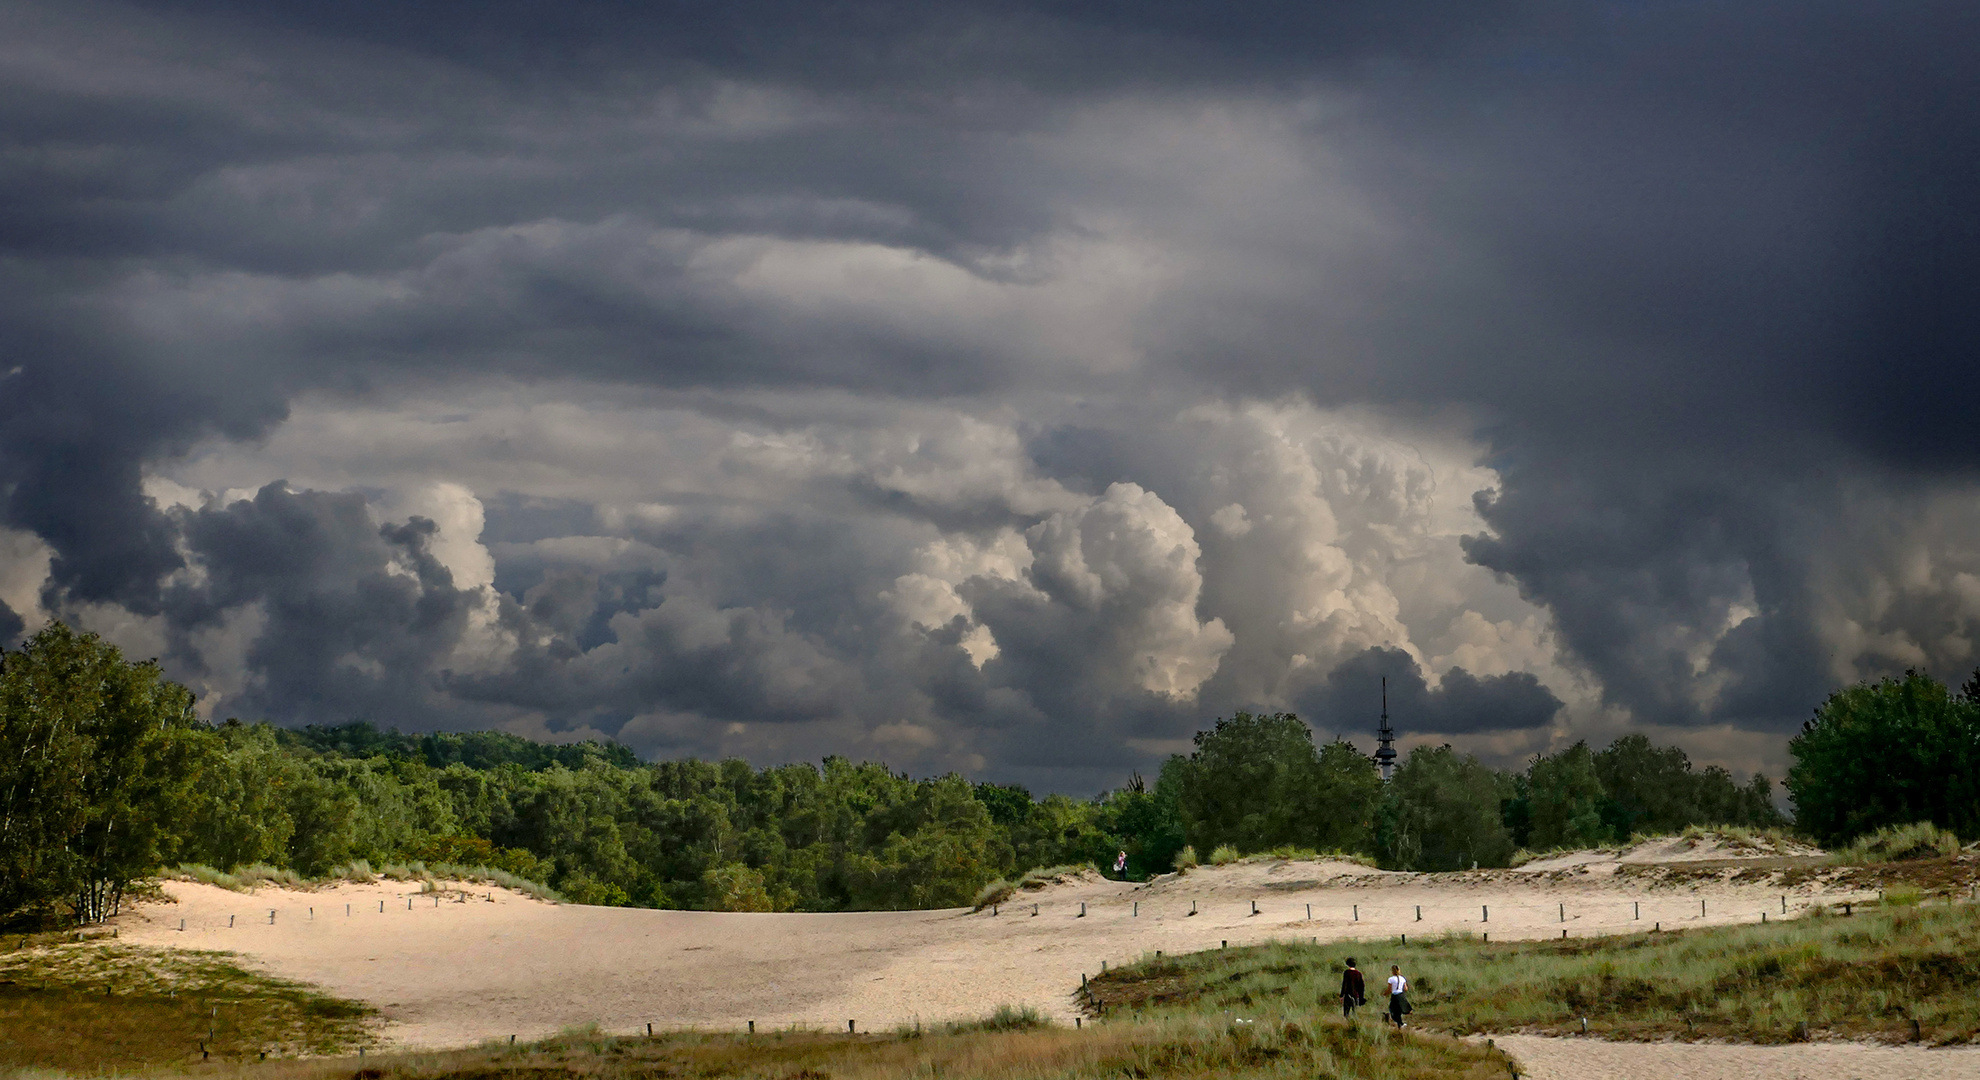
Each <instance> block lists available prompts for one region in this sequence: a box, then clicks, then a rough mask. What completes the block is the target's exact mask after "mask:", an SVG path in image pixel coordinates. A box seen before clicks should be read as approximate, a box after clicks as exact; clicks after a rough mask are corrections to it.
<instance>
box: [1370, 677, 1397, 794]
mask: <svg viewBox="0 0 1980 1080" xmlns="http://www.w3.org/2000/svg"><path fill="white" fill-rule="evenodd" d="M1375 741H1376V742H1378V743H1380V744H1381V746H1380V747H1379V748H1377V749H1376V751H1375V767H1376V768H1379V769H1381V770H1382V782H1383V783H1385V784H1386V783H1388V782H1389V775H1390V774H1391V773H1393V772H1395V771H1396V733H1395V732H1394V731H1391V730H1390V729H1389V678H1388V676H1386V675H1384V676H1383V677H1382V727H1381V729H1380V730H1379V731H1377V732H1376V733H1375Z"/></svg>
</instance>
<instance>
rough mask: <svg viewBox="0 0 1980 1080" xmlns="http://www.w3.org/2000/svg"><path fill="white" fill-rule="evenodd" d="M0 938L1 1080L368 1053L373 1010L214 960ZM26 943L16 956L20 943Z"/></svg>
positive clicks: (99, 942)
mask: <svg viewBox="0 0 1980 1080" xmlns="http://www.w3.org/2000/svg"><path fill="white" fill-rule="evenodd" d="M50 937H51V936H49V935H43V936H41V937H39V938H20V937H16V936H14V935H8V936H7V937H6V938H5V939H0V948H10V949H11V951H8V952H0V1073H3V1072H5V1071H12V1070H21V1069H34V1070H59V1071H62V1072H71V1073H85V1074H94V1073H103V1072H111V1071H127V1070H132V1069H141V1068H146V1067H153V1066H163V1065H178V1064H182V1063H190V1062H196V1061H200V1060H202V1054H206V1055H210V1056H211V1058H212V1059H218V1060H228V1059H235V1060H242V1059H255V1060H258V1059H259V1057H260V1055H261V1054H262V1053H264V1052H265V1053H267V1054H268V1055H269V1056H270V1057H271V1058H274V1057H281V1056H289V1055H297V1054H335V1053H344V1052H351V1051H355V1050H356V1049H357V1048H358V1047H360V1046H366V1045H369V1044H370V1042H371V1035H370V1033H369V1029H370V1024H371V1019H372V1016H373V1010H371V1009H370V1008H368V1007H366V1006H363V1005H359V1004H356V1003H354V1002H349V1001H342V1000H339V999H336V998H331V997H327V996H325V995H323V994H321V993H318V992H317V991H315V990H313V989H311V988H309V987H307V986H303V985H300V984H297V983H292V982H286V981H284V980H280V979H275V978H271V977H269V976H266V975H261V974H257V973H255V972H251V971H248V970H247V969H245V968H242V967H240V966H239V965H238V964H236V963H235V962H234V960H233V958H232V957H230V956H228V955H227V954H225V953H204V952H184V951H170V952H167V951H159V950H152V949H140V948H134V947H130V946H123V945H117V944H114V943H110V942H108V941H106V940H104V939H102V938H96V939H92V940H90V941H88V942H85V943H81V944H76V943H73V942H71V943H67V944H55V943H50V941H49V940H48V939H49V938H50ZM24 942H25V943H26V945H27V947H26V948H22V947H21V945H22V944H23V943H24Z"/></svg>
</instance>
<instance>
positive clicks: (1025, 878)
mask: <svg viewBox="0 0 1980 1080" xmlns="http://www.w3.org/2000/svg"><path fill="white" fill-rule="evenodd" d="M1091 869H1093V868H1092V867H1091V866H1088V865H1086V864H1083V863H1082V864H1077V865H1076V864H1072V863H1066V864H1064V865H1060V866H1042V867H1039V868H1038V869H1036V870H1027V871H1025V872H1024V873H1023V874H1022V875H1020V876H1019V877H1018V879H1017V880H1016V881H1011V880H1009V879H1006V878H999V879H997V880H996V881H992V882H990V883H989V884H987V885H985V886H983V887H982V888H981V889H978V890H976V900H975V903H974V907H975V910H977V911H982V910H983V909H984V908H987V907H989V906H990V905H991V904H1001V903H1003V902H1004V901H1006V900H1009V899H1010V898H1011V897H1013V896H1015V895H1017V894H1018V893H1019V892H1020V891H1029V890H1032V889H1042V888H1044V887H1045V886H1047V885H1056V884H1058V883H1060V882H1062V881H1065V880H1067V879H1069V878H1075V877H1078V876H1079V875H1081V874H1084V873H1086V872H1087V871H1088V870H1091Z"/></svg>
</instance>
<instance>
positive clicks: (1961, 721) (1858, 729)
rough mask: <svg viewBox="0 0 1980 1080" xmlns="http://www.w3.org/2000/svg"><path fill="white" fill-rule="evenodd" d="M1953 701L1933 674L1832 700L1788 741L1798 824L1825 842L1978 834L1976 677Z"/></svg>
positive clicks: (1853, 690) (1979, 686)
mask: <svg viewBox="0 0 1980 1080" xmlns="http://www.w3.org/2000/svg"><path fill="white" fill-rule="evenodd" d="M1975 678H1976V683H1969V684H1968V687H1969V689H1967V690H1966V691H1965V692H1963V693H1961V694H1959V695H1953V694H1951V693H1948V692H1947V690H1946V688H1945V686H1944V685H1942V684H1941V683H1939V682H1938V681H1937V680H1935V679H1933V678H1931V677H1930V676H1928V675H1926V674H1924V673H1922V672H1918V671H1907V672H1905V673H1904V676H1903V677H1902V678H1896V679H1884V680H1882V681H1879V682H1875V683H1861V684H1858V685H1856V686H1852V687H1848V688H1847V689H1843V690H1838V691H1836V692H1835V693H1834V694H1831V695H1829V698H1828V700H1827V701H1824V702H1823V703H1822V705H1821V707H1820V708H1818V709H1816V710H1815V716H1814V718H1813V719H1811V720H1809V721H1807V722H1806V723H1804V724H1803V725H1802V726H1801V733H1800V734H1799V735H1796V736H1795V737H1794V739H1793V741H1791V742H1790V743H1788V751H1789V753H1790V754H1791V755H1793V758H1794V763H1793V765H1791V766H1790V767H1789V769H1788V776H1787V789H1788V798H1789V799H1790V800H1791V801H1792V802H1793V803H1794V807H1795V825H1796V826H1797V827H1799V828H1800V829H1801V830H1803V831H1805V832H1807V833H1808V834H1810V835H1811V836H1814V837H1815V838H1816V839H1817V840H1819V841H1820V842H1822V843H1824V844H1836V843H1841V842H1845V841H1848V840H1850V839H1852V838H1854V837H1856V836H1859V835H1861V834H1863V833H1867V832H1872V831H1874V830H1876V829H1879V828H1882V827H1884V826H1887V825H1905V824H1910V823H1912V822H1918V821H1930V822H1932V823H1933V824H1935V825H1938V826H1939V827H1940V828H1943V829H1949V830H1951V831H1952V832H1955V833H1957V834H1959V836H1960V837H1962V838H1964V839H1973V838H1975V837H1976V836H1980V701H1977V700H1976V697H1980V695H1976V693H1975V690H1980V673H1976V676H1975Z"/></svg>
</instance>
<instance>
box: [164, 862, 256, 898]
mask: <svg viewBox="0 0 1980 1080" xmlns="http://www.w3.org/2000/svg"><path fill="white" fill-rule="evenodd" d="M165 876H166V877H170V878H177V879H178V880H180V881H197V882H199V883H200V884H202V885H217V886H219V887H220V888H223V889H232V890H233V891H234V892H246V891H248V889H247V886H246V885H244V884H242V883H241V879H240V878H237V877H235V876H234V875H232V874H229V873H227V872H226V871H224V870H215V869H214V868H213V867H211V866H207V865H206V864H204V863H180V864H179V868H178V869H177V870H173V871H171V872H170V873H168V874H166V875H165Z"/></svg>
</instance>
